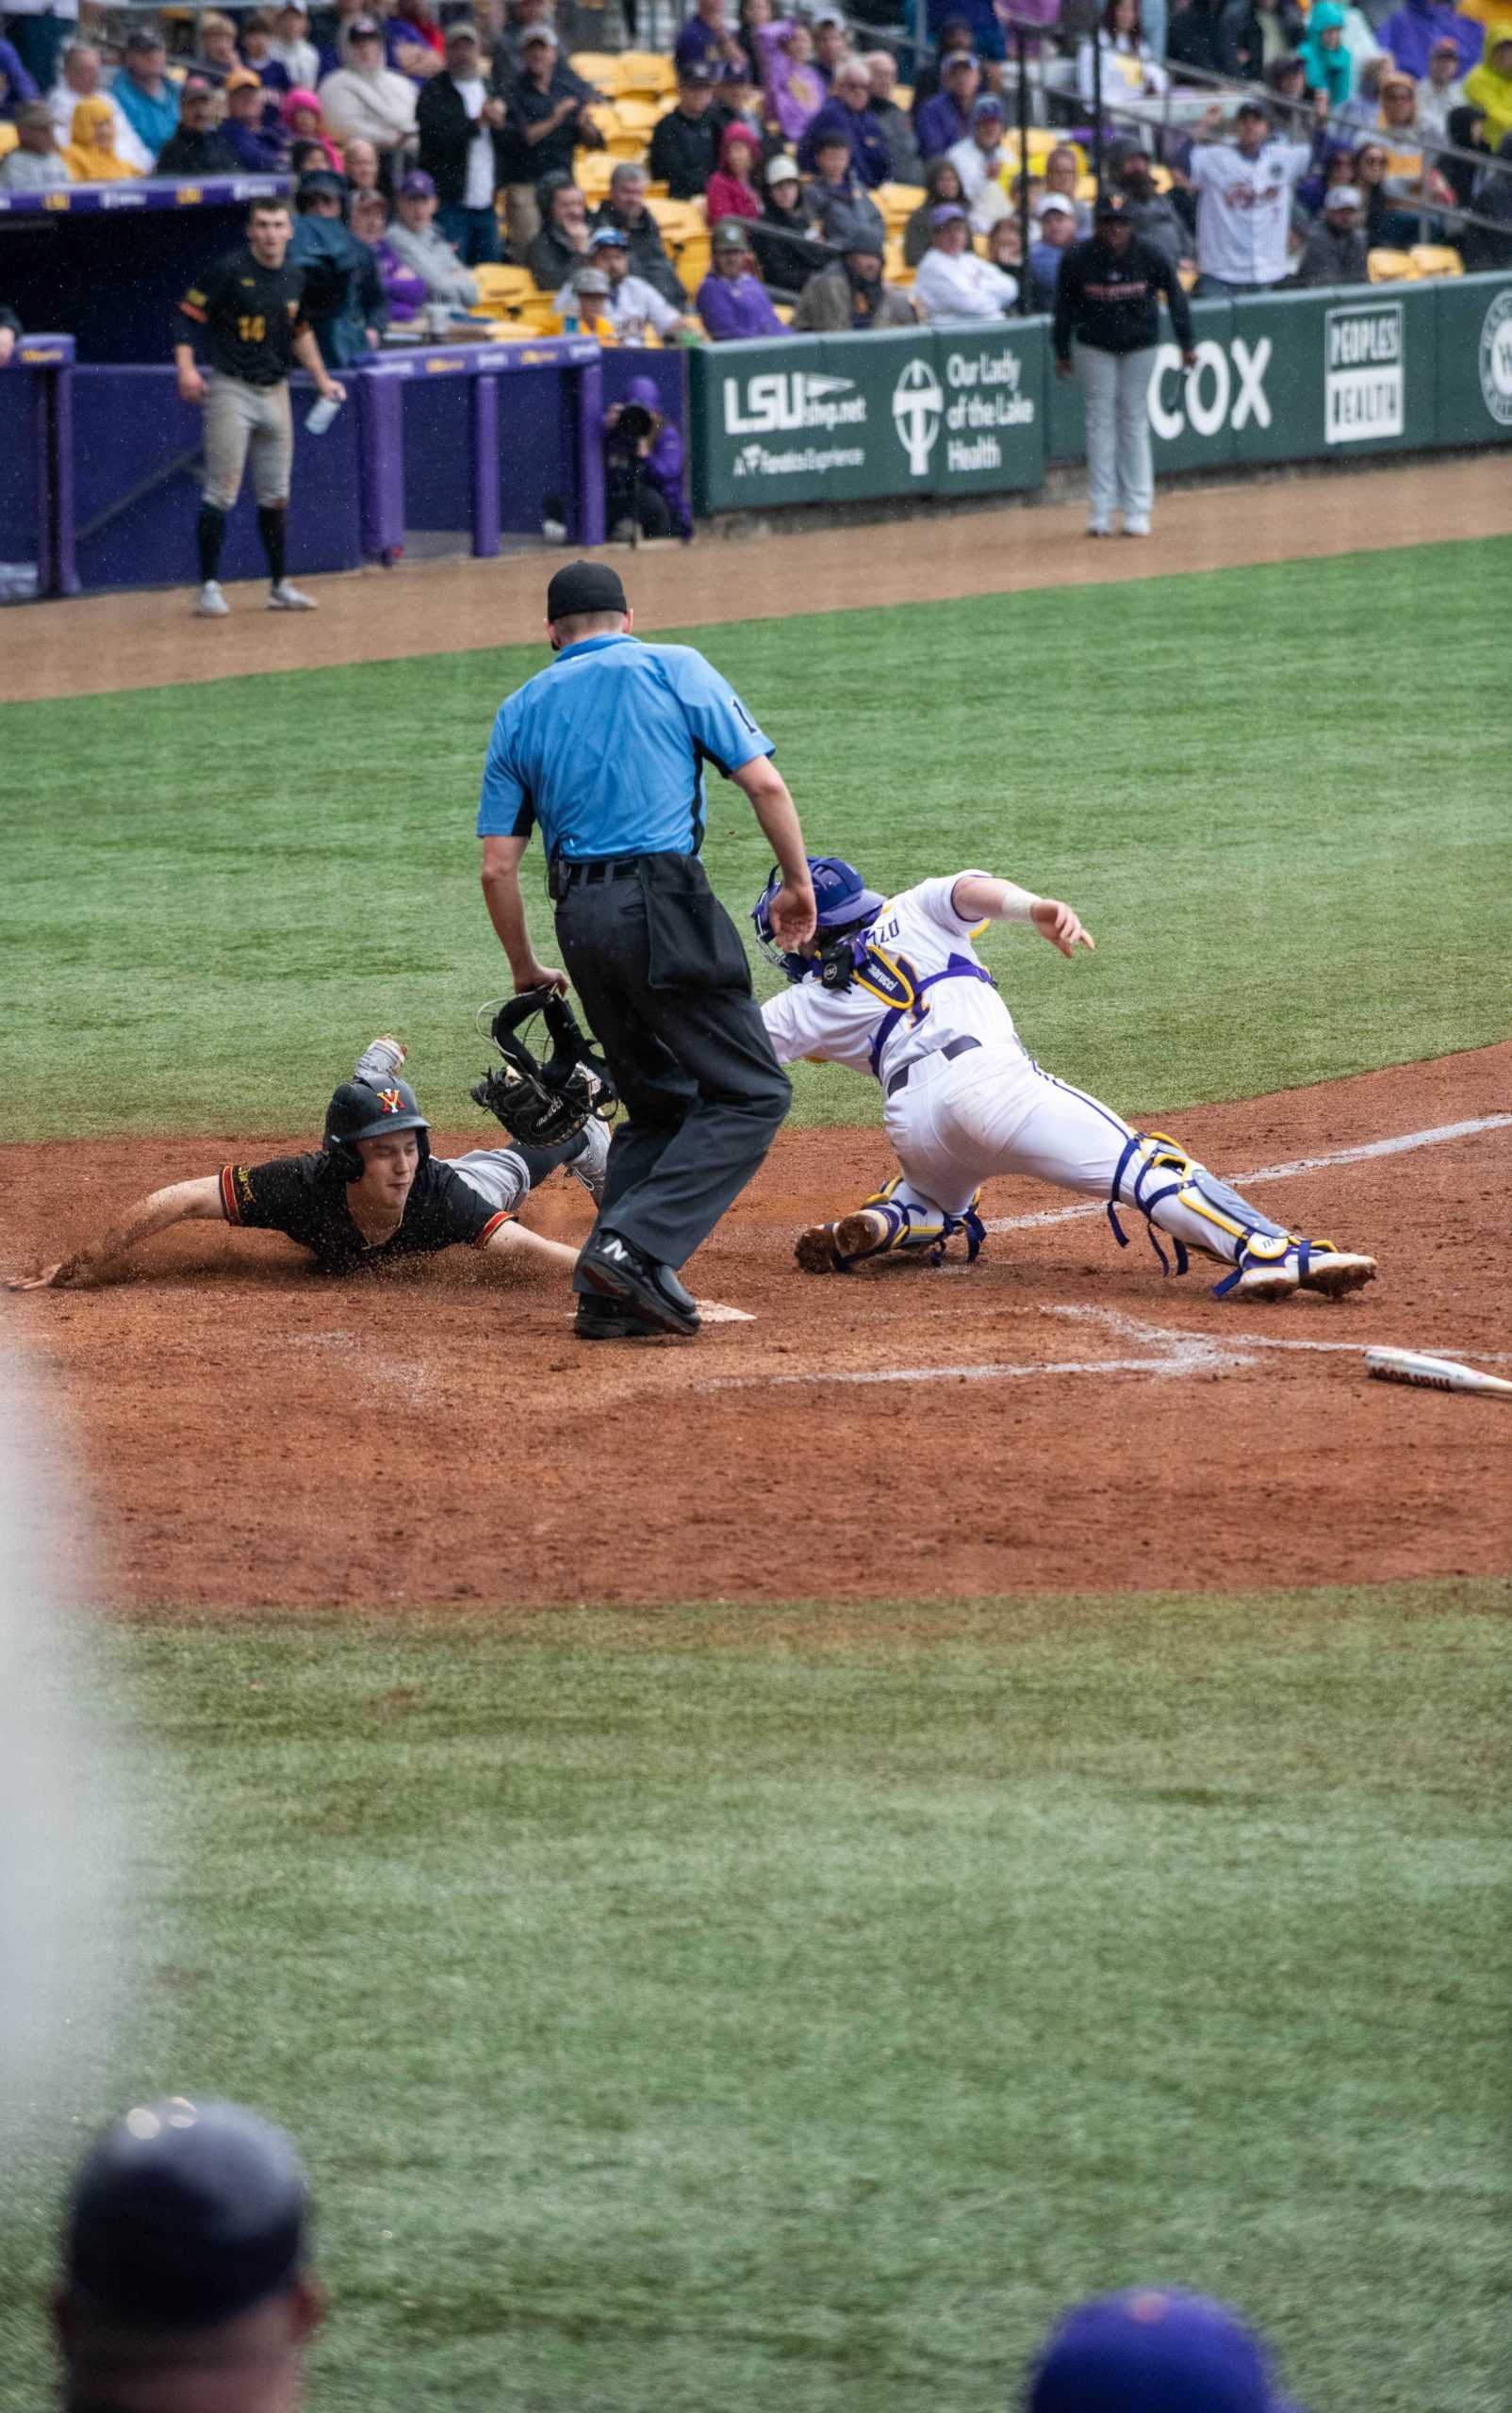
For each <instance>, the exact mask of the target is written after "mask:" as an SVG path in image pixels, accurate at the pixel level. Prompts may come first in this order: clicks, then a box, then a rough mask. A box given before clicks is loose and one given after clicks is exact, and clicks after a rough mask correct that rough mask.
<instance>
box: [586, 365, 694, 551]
mask: <svg viewBox="0 0 1512 2413" xmlns="http://www.w3.org/2000/svg"><path fill="white" fill-rule="evenodd" d="M603 429H604V443H603V467H604V504H605V510H604V517H605V518H606V520H607V521H608V524H609V532H610V534H611V536H612V537H613V538H614V539H615V540H616V542H619V541H621V540H622V539H623V538H624V537H625V536H627V535H629V536H631V537H633V536H634V535H635V533H637V532H638V533H640V534H641V535H642V536H676V537H678V538H679V539H680V541H681V542H682V544H684V545H690V544H691V543H692V542H693V515H692V513H691V512H690V511H689V509H688V502H687V496H686V495H685V493H684V492H683V486H682V463H683V453H682V433H681V431H680V430H679V429H678V428H677V427H675V426H674V425H673V423H672V421H671V420H670V419H667V418H666V416H665V415H664V413H663V410H662V398H661V396H660V395H659V394H658V392H657V390H656V385H655V381H654V379H652V378H650V377H634V378H633V379H632V380H631V386H630V392H629V395H628V397H627V399H626V400H625V401H624V402H613V403H611V405H610V407H609V409H608V410H607V411H606V412H605V413H604V421H603Z"/></svg>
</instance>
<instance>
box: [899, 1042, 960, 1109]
mask: <svg viewBox="0 0 1512 2413" xmlns="http://www.w3.org/2000/svg"><path fill="white" fill-rule="evenodd" d="M980 1045H981V1041H980V1040H979V1039H947V1040H946V1041H945V1045H944V1046H943V1047H932V1048H931V1049H930V1050H929V1055H928V1056H915V1058H914V1059H913V1061H912V1064H900V1065H899V1066H898V1068H897V1071H896V1073H889V1075H888V1076H887V1092H886V1093H887V1095H888V1096H889V1097H896V1095H897V1093H898V1091H899V1090H906V1089H907V1087H908V1085H909V1075H910V1074H911V1073H916V1072H917V1071H918V1069H919V1066H920V1065H921V1064H932V1063H933V1061H934V1059H935V1058H936V1057H937V1056H943V1057H944V1058H945V1061H946V1063H954V1061H955V1059H956V1058H957V1057H958V1056H965V1055H968V1054H969V1053H970V1051H971V1049H972V1048H974V1047H979V1046H980Z"/></svg>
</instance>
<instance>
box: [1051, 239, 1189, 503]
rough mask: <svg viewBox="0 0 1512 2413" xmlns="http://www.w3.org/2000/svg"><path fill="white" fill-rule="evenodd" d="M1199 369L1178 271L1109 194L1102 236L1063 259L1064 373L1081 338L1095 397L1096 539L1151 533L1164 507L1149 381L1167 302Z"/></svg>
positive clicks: (1092, 474) (1090, 430)
mask: <svg viewBox="0 0 1512 2413" xmlns="http://www.w3.org/2000/svg"><path fill="white" fill-rule="evenodd" d="M1162 293H1164V295H1165V297H1166V301H1167V304H1169V307H1170V311H1171V324H1172V328H1173V331H1174V332H1175V339H1176V342H1177V343H1178V344H1179V346H1180V347H1181V356H1182V359H1183V361H1184V363H1185V365H1186V367H1187V368H1188V369H1191V368H1192V365H1193V362H1194V360H1195V358H1196V355H1195V353H1193V351H1192V312H1191V310H1190V309H1189V308H1188V305H1187V297H1186V295H1185V293H1184V292H1183V291H1182V288H1181V284H1180V280H1179V279H1178V277H1177V275H1176V272H1175V266H1174V265H1173V263H1172V261H1171V260H1170V258H1169V257H1168V256H1167V254H1165V253H1164V252H1162V251H1161V250H1160V249H1159V247H1158V245H1156V244H1154V243H1150V242H1146V241H1145V239H1144V238H1143V237H1142V236H1141V235H1137V234H1136V233H1135V231H1134V222H1133V220H1132V218H1130V217H1129V216H1128V215H1127V212H1126V207H1125V205H1124V203H1123V201H1122V200H1121V199H1120V198H1119V197H1118V196H1117V195H1115V194H1111V193H1109V194H1105V195H1104V197H1103V199H1102V200H1101V201H1099V203H1098V204H1097V208H1096V212H1095V215H1094V217H1093V232H1092V234H1091V235H1090V236H1089V237H1088V238H1087V240H1086V241H1085V242H1084V243H1073V244H1072V246H1071V248H1070V250H1069V251H1067V252H1063V253H1062V254H1061V255H1060V271H1059V272H1058V274H1057V277H1056V287H1055V353H1056V361H1055V368H1056V375H1057V376H1058V377H1070V376H1072V375H1074V373H1075V371H1074V369H1073V364H1072V358H1071V338H1072V337H1073V336H1075V337H1076V345H1077V351H1078V355H1079V357H1080V361H1081V373H1082V379H1083V383H1084V386H1085V390H1086V398H1087V505H1088V508H1087V533H1088V535H1089V536H1109V535H1111V533H1112V517H1113V514H1114V512H1115V511H1122V512H1123V515H1124V533H1125V535H1126V536H1147V535H1148V534H1149V533H1150V512H1151V508H1152V506H1153V504H1154V501H1155V469H1154V464H1153V461H1152V459H1151V453H1150V412H1149V392H1150V376H1151V372H1152V370H1153V369H1154V367H1155V361H1156V352H1157V347H1158V345H1159V333H1160V296H1161V294H1162Z"/></svg>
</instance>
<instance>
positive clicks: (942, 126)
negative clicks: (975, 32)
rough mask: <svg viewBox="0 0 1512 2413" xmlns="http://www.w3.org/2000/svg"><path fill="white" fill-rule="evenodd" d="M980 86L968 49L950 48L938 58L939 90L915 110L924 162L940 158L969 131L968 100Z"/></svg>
mask: <svg viewBox="0 0 1512 2413" xmlns="http://www.w3.org/2000/svg"><path fill="white" fill-rule="evenodd" d="M980 90H981V69H980V68H979V67H978V64H977V54H976V52H975V51H972V50H953V51H951V52H950V53H949V55H948V57H945V58H944V59H942V60H941V62H940V90H938V91H937V92H936V94H935V96H934V98H933V100H932V101H926V102H925V104H924V107H922V108H921V109H920V111H919V121H918V126H917V129H916V130H917V133H918V138H919V156H920V158H921V159H923V160H924V162H925V163H926V165H928V163H929V160H931V159H943V158H944V157H945V153H946V152H947V151H951V150H953V149H954V148H955V146H956V144H957V143H958V142H964V140H965V139H966V137H967V135H968V134H969V133H970V132H971V109H972V103H973V102H974V101H975V100H976V98H977V95H978V92H979V91H980Z"/></svg>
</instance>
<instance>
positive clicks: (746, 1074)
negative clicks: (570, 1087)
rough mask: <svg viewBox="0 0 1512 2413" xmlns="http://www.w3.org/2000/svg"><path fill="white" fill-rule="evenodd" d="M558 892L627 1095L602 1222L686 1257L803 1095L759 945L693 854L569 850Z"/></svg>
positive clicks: (573, 970) (593, 1011) (571, 949)
mask: <svg viewBox="0 0 1512 2413" xmlns="http://www.w3.org/2000/svg"><path fill="white" fill-rule="evenodd" d="M551 893H552V895H553V896H554V897H555V899H556V935H557V942H558V944H559V945H560V947H561V950H562V960H563V962H564V963H565V964H566V966H567V971H568V973H569V974H570V975H571V977H572V982H573V986H574V987H575V988H576V990H577V993H578V994H579V996H580V997H581V998H582V1000H583V1010H584V1012H585V1013H586V1015H587V1018H588V1021H589V1023H590V1024H591V1025H592V1026H593V1029H594V1032H595V1034H596V1036H597V1038H598V1040H599V1043H600V1046H601V1047H602V1049H603V1052H604V1056H605V1058H606V1059H607V1061H608V1064H609V1069H610V1071H611V1073H612V1074H613V1075H614V1078H615V1086H616V1089H617V1090H618V1092H619V1094H620V1097H621V1099H622V1100H623V1102H624V1107H625V1119H624V1120H623V1121H621V1122H620V1123H617V1124H616V1126H615V1134H614V1139H613V1141H611V1143H610V1149H609V1169H608V1174H607V1178H606V1181H605V1185H604V1197H603V1205H602V1206H601V1207H600V1210H599V1222H598V1224H597V1225H596V1227H595V1228H596V1229H597V1230H600V1231H612V1232H617V1233H618V1234H619V1235H620V1237H621V1239H627V1240H631V1241H633V1243H634V1245H635V1246H636V1247H637V1248H641V1249H644V1250H645V1251H646V1254H647V1255H648V1256H653V1257H655V1258H656V1259H657V1260H658V1261H659V1262H660V1263H661V1264H663V1265H671V1266H679V1265H682V1264H683V1263H684V1262H685V1261H686V1259H687V1258H688V1257H690V1256H692V1254H693V1252H694V1250H695V1249H696V1248H697V1247H698V1244H699V1242H700V1241H701V1240H705V1239H708V1237H709V1234H710V1233H711V1232H712V1231H713V1229H714V1227H715V1223H717V1222H718V1221H719V1218H720V1216H721V1215H722V1214H723V1213H724V1211H725V1209H726V1207H729V1205H730V1204H731V1200H732V1199H734V1198H737V1197H738V1196H739V1194H740V1192H741V1191H742V1190H744V1189H745V1187H746V1184H747V1183H748V1181H749V1179H750V1177H751V1175H752V1174H754V1173H755V1171H756V1169H757V1167H758V1166H759V1165H760V1164H761V1161H762V1159H763V1157H764V1156H765V1154H766V1151H767V1149H768V1148H769V1147H770V1146H771V1144H772V1140H773V1136H774V1134H775V1133H776V1131H777V1127H778V1125H779V1124H780V1123H781V1120H782V1118H783V1116H784V1115H785V1114H786V1112H787V1109H788V1106H789V1104H790V1102H791V1100H792V1094H793V1092H792V1090H791V1088H790V1086H789V1083H788V1078H787V1075H786V1074H785V1073H784V1072H783V1071H782V1069H781V1066H780V1065H779V1063H778V1061H777V1059H776V1057H775V1056H774V1055H773V1053H772V1042H771V1041H770V1040H769V1039H768V1038H767V1036H766V1026H765V1025H764V1022H763V1021H762V1018H761V1015H760V1013H759V1012H758V1010H757V1007H756V1000H755V997H754V996H753V994H752V992H751V983H750V966H749V964H748V961H747V960H746V950H745V948H744V946H743V945H742V944H741V942H740V935H739V932H738V931H737V930H736V928H735V926H734V924H733V922H731V918H730V916H729V914H728V913H727V912H726V911H725V910H724V907H723V906H722V905H721V904H720V903H719V901H718V899H717V897H716V896H715V894H714V892H713V890H712V889H711V888H710V886H709V883H708V880H707V879H706V878H705V877H704V872H703V866H702V864H701V863H700V862H698V858H697V857H696V856H694V855H636V856H633V857H631V858H628V859H624V860H620V861H616V862H593V863H569V862H563V861H561V860H560V859H559V860H558V861H557V862H555V863H554V864H553V865H552V869H551ZM576 1287H577V1288H578V1289H583V1284H582V1282H581V1281H580V1282H579V1283H578V1284H577V1285H576Z"/></svg>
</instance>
